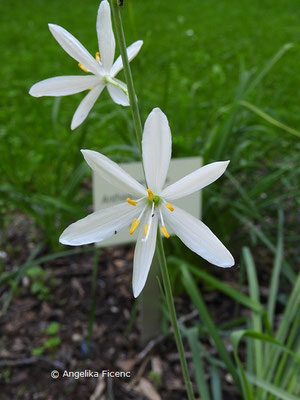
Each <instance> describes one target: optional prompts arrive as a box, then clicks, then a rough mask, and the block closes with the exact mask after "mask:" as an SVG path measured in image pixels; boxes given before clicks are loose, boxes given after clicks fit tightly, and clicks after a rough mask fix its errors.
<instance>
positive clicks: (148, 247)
mask: <svg viewBox="0 0 300 400" xmlns="http://www.w3.org/2000/svg"><path fill="white" fill-rule="evenodd" d="M150 213H151V210H149V211H148V212H146V213H145V217H144V218H143V220H142V221H141V222H142V223H141V224H140V228H139V233H138V238H137V242H136V246H135V251H134V259H133V277H132V289H133V295H134V297H138V295H139V294H140V293H141V291H142V290H143V288H144V286H145V283H146V280H147V276H148V273H149V269H150V267H151V263H152V259H153V254H154V251H155V244H156V235H157V215H156V214H155V215H154V217H153V221H152V225H151V229H150V232H149V236H148V238H147V240H146V241H143V240H142V239H144V237H145V236H144V225H145V223H147V221H148V220H149V217H150Z"/></svg>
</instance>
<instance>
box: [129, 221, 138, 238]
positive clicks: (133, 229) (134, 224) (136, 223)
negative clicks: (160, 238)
mask: <svg viewBox="0 0 300 400" xmlns="http://www.w3.org/2000/svg"><path fill="white" fill-rule="evenodd" d="M139 223H140V220H139V219H137V218H134V220H133V222H132V224H131V228H130V231H129V233H130V235H132V234H133V232H134V231H135V230H136V228H137V227H138V226H139Z"/></svg>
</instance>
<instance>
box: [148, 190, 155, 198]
mask: <svg viewBox="0 0 300 400" xmlns="http://www.w3.org/2000/svg"><path fill="white" fill-rule="evenodd" d="M147 192H148V199H149V200H154V197H155V196H154V194H153V192H152V190H150V189H147Z"/></svg>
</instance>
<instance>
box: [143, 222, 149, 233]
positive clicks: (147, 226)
mask: <svg viewBox="0 0 300 400" xmlns="http://www.w3.org/2000/svg"><path fill="white" fill-rule="evenodd" d="M148 228H149V225H148V224H145V227H144V235H145V236H146V235H147V232H148Z"/></svg>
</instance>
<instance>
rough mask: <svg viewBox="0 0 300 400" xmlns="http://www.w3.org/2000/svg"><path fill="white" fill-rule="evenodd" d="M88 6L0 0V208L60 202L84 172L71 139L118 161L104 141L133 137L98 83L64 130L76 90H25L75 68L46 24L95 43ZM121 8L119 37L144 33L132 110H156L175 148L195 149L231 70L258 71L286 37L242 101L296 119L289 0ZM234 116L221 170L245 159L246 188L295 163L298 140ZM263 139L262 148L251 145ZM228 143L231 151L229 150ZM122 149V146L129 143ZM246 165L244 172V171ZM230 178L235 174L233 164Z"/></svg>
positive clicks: (299, 33) (93, 47) (297, 14)
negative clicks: (78, 117) (80, 116)
mask: <svg viewBox="0 0 300 400" xmlns="http://www.w3.org/2000/svg"><path fill="white" fill-rule="evenodd" d="M98 5H99V1H95V0H91V1H89V2H83V1H79V0H73V1H72V2H64V3H63V2H61V1H59V0H51V1H46V0H30V1H29V0H23V1H16V0H1V3H0V8H1V14H0V15H1V16H0V18H1V24H0V36H1V58H2V60H1V76H2V79H1V89H2V90H1V98H0V101H1V108H0V119H1V125H0V159H1V163H0V168H1V183H0V184H1V186H0V191H1V194H2V211H4V212H7V211H9V210H10V209H14V208H22V209H24V210H25V211H26V210H28V212H31V209H32V208H35V212H37V210H39V207H40V206H39V203H38V202H39V201H40V198H39V199H37V200H36V199H35V200H34V201H33V200H32V196H34V195H37V196H40V195H45V196H49V199H48V200H47V201H48V202H49V204H50V203H51V201H52V200H53V201H55V200H54V199H57V200H59V198H60V195H61V192H62V190H64V189H65V186H66V184H67V182H70V179H71V177H72V176H73V173H74V172H73V171H74V169H75V167H76V174H77V175H76V177H77V178H76V179H77V180H78V181H79V180H80V179H81V178H82V176H83V175H84V172H85V169H84V167H82V168H80V162H81V156H80V153H79V151H78V150H79V149H80V148H83V147H84V148H91V149H96V150H99V151H104V152H106V154H109V155H112V156H113V158H115V159H116V160H118V159H123V160H124V159H126V157H125V156H124V155H122V153H121V152H120V151H116V150H115V149H114V148H110V147H108V146H112V145H113V146H114V145H128V144H129V145H131V144H132V143H131V141H132V139H131V137H132V136H133V126H132V123H131V116H130V110H129V109H124V108H122V107H121V106H119V107H118V106H115V105H114V104H113V103H112V102H111V100H110V98H109V96H108V95H107V93H103V94H102V95H101V97H100V98H99V100H98V101H97V103H96V106H95V107H94V108H93V110H92V112H91V113H90V115H89V117H88V118H87V120H86V122H85V123H84V125H83V126H82V127H80V128H79V129H77V130H76V131H75V132H71V131H70V123H71V119H72V115H73V113H74V111H75V109H76V107H77V105H78V104H79V102H80V100H81V99H82V97H83V94H82V93H81V94H78V95H73V96H67V97H64V98H62V99H61V100H58V99H55V98H51V97H44V98H38V99H37V98H33V97H31V96H29V95H28V90H29V88H30V86H31V85H32V84H34V83H36V82H38V81H40V80H42V79H45V78H48V77H52V76H57V75H68V74H72V75H74V74H77V73H78V74H82V72H81V71H80V70H79V69H78V67H77V63H76V62H75V61H74V60H73V59H72V58H71V57H69V56H68V55H67V54H66V53H65V52H64V51H63V50H62V49H61V48H60V46H59V45H58V43H57V42H56V41H55V40H54V38H53V37H52V35H51V34H50V32H49V30H48V27H47V23H48V22H51V23H56V24H58V25H61V26H63V27H64V28H66V29H67V30H68V31H70V32H71V33H72V34H73V35H74V36H75V37H77V38H78V39H79V40H80V41H81V42H82V43H83V44H84V46H86V48H87V49H88V50H89V51H90V52H91V53H92V54H94V53H95V52H96V51H97V50H98V49H97V41H96V32H95V21H96V12H97V8H98ZM122 14H123V18H124V20H123V22H124V29H125V34H126V41H127V44H130V43H132V42H133V41H135V40H137V39H143V40H144V46H143V48H142V51H141V53H140V54H139V56H138V57H137V58H136V59H135V60H134V62H132V70H133V76H134V81H135V85H136V90H137V95H138V98H139V101H140V106H141V112H142V119H143V121H144V120H145V117H146V116H147V115H148V113H149V112H150V111H151V109H152V108H154V107H160V108H162V110H163V111H164V112H165V113H166V114H167V116H168V118H169V121H170V125H171V129H172V133H173V135H174V137H173V142H174V147H173V154H174V155H175V156H182V155H198V154H201V152H202V149H203V147H204V145H205V143H206V139H207V138H208V137H209V135H210V134H211V132H212V131H213V130H214V129H215V128H216V126H219V125H220V124H221V123H223V120H224V118H225V117H226V112H227V108H226V107H227V106H228V105H229V104H230V103H232V101H233V98H234V93H235V90H236V88H237V86H238V82H239V79H240V71H241V70H243V69H246V70H252V69H254V70H255V69H256V70H260V69H261V68H262V67H263V66H264V65H265V63H266V62H267V61H268V60H269V59H270V58H271V57H272V56H273V55H274V54H275V53H276V52H277V51H278V50H279V48H281V47H282V46H283V45H284V44H285V43H295V47H294V48H293V49H292V50H290V51H288V52H287V53H286V54H285V55H284V57H283V58H281V59H280V60H279V62H278V63H277V64H276V65H275V66H274V67H273V69H272V70H271V72H270V73H269V74H268V75H267V76H266V77H265V79H264V80H263V81H262V82H261V84H260V85H259V86H258V87H257V88H256V89H255V91H254V92H253V93H252V94H251V95H250V97H249V99H248V100H250V101H251V102H252V103H254V104H255V105H257V106H258V107H260V108H261V109H263V110H264V111H265V112H267V113H269V114H271V115H272V116H274V117H275V118H277V119H278V120H280V121H282V122H284V123H286V124H288V125H290V126H293V127H294V128H296V129H297V128H299V129H300V113H299V104H300V90H299V88H300V75H299V74H298V71H299V68H300V51H299V45H298V43H299V39H300V25H299V20H300V5H299V1H298V0H289V1H288V2H287V1H285V0H275V1H274V0H273V1H272V0H260V1H259V0H254V1H250V0H226V1H225V0H223V1H222V0H201V1H199V0H190V1H159V0H151V1H150V0H148V1H147V0H146V1H141V0H125V1H124V7H123V10H122ZM119 77H120V78H122V74H120V75H119ZM243 119H244V120H245V121H246V122H245V123H244V129H235V130H233V131H232V135H231V137H230V140H231V141H232V145H233V147H229V148H228V151H227V152H225V154H224V158H225V157H226V158H231V159H234V157H235V163H234V164H233V165H232V164H231V172H232V171H234V170H236V171H239V170H241V169H243V166H244V167H245V166H246V167H247V171H248V172H247V173H248V175H247V179H244V180H245V181H246V182H248V184H249V187H251V186H253V184H255V183H257V180H258V179H260V176H261V174H263V173H270V172H274V171H270V165H274V166H275V165H276V163H277V162H278V163H279V164H280V163H282V160H283V159H284V174H288V173H289V171H288V170H289V168H290V167H291V168H294V167H295V164H294V163H295V160H296V159H297V152H298V151H299V140H297V138H294V137H292V136H290V135H289V134H288V133H286V132H283V131H280V130H279V129H276V128H273V127H270V126H268V124H266V123H265V122H264V121H262V120H260V119H259V118H258V117H257V116H255V115H253V114H251V113H250V112H244V114H242V120H243ZM256 126H257V127H258V129H257V131H256ZM249 127H251V129H250V128H249ZM264 127H266V128H264ZM264 129H265V131H264ZM264 132H265V133H264ZM264 135H265V136H264ZM266 142H268V145H267V144H266ZM264 145H266V150H268V154H263V152H261V150H262V147H263V146H264ZM243 147H244V150H243ZM236 148H239V150H240V151H239V152H236V154H235V156H234V154H233V153H234V152H235V149H236ZM270 149H271V150H270ZM250 153H251V155H250ZM258 153H259V156H258ZM126 155H127V156H128V157H131V156H132V154H131V153H130V152H129V153H128V152H127V153H126ZM252 156H253V157H252ZM212 158H213V157H212ZM254 159H255V163H254V161H253V160H254ZM268 161H269V163H268ZM289 162H290V166H289ZM260 164H261V169H260V167H259V165H260ZM281 166H282V165H281ZM251 168H253V171H254V172H253V174H251V173H249V170H250V169H251ZM271 169H272V168H271ZM236 178H238V179H239V181H240V182H241V183H242V182H243V175H242V173H241V174H240V175H236ZM294 178H295V175H293V177H292V180H290V179H289V176H287V178H286V179H287V183H286V188H288V187H290V190H291V191H293V190H294V186H293V182H294ZM74 179H75V178H74ZM76 179H75V180H74V185H73V187H72V188H71V189H72V190H73V189H74V188H75V187H76V184H77V180H76ZM71 186H72V183H71ZM71 189H70V192H68V196H62V197H63V199H64V200H66V199H68V201H69V202H70V207H71V206H74V207H77V205H78V201H79V197H80V194H78V193H77V192H76V193H75V194H74V193H73V192H72V190H71ZM286 190H288V189H286ZM259 193H261V192H259ZM71 194H72V195H71ZM280 194H282V193H281V192H280V189H279V191H278V196H279V195H280ZM274 196H275V194H274ZM256 197H257V194H256ZM275 197H276V196H275ZM51 199H52V200H51ZM255 200H256V198H254V199H253V201H255ZM0 201H1V200H0ZM43 201H45V199H44V200H43ZM88 201H89V200H88ZM64 204H65V203H64ZM84 204H87V201H86V200H85V201H84ZM0 205H1V203H0ZM57 206H58V207H59V204H57ZM61 206H62V208H64V207H65V211H70V212H71V213H72V212H73V214H74V212H75V211H76V212H79V211H78V208H77V209H75V208H74V209H70V210H68V206H67V205H65V206H64V205H61ZM82 212H83V214H84V213H85V211H84V210H83V211H82Z"/></svg>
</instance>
